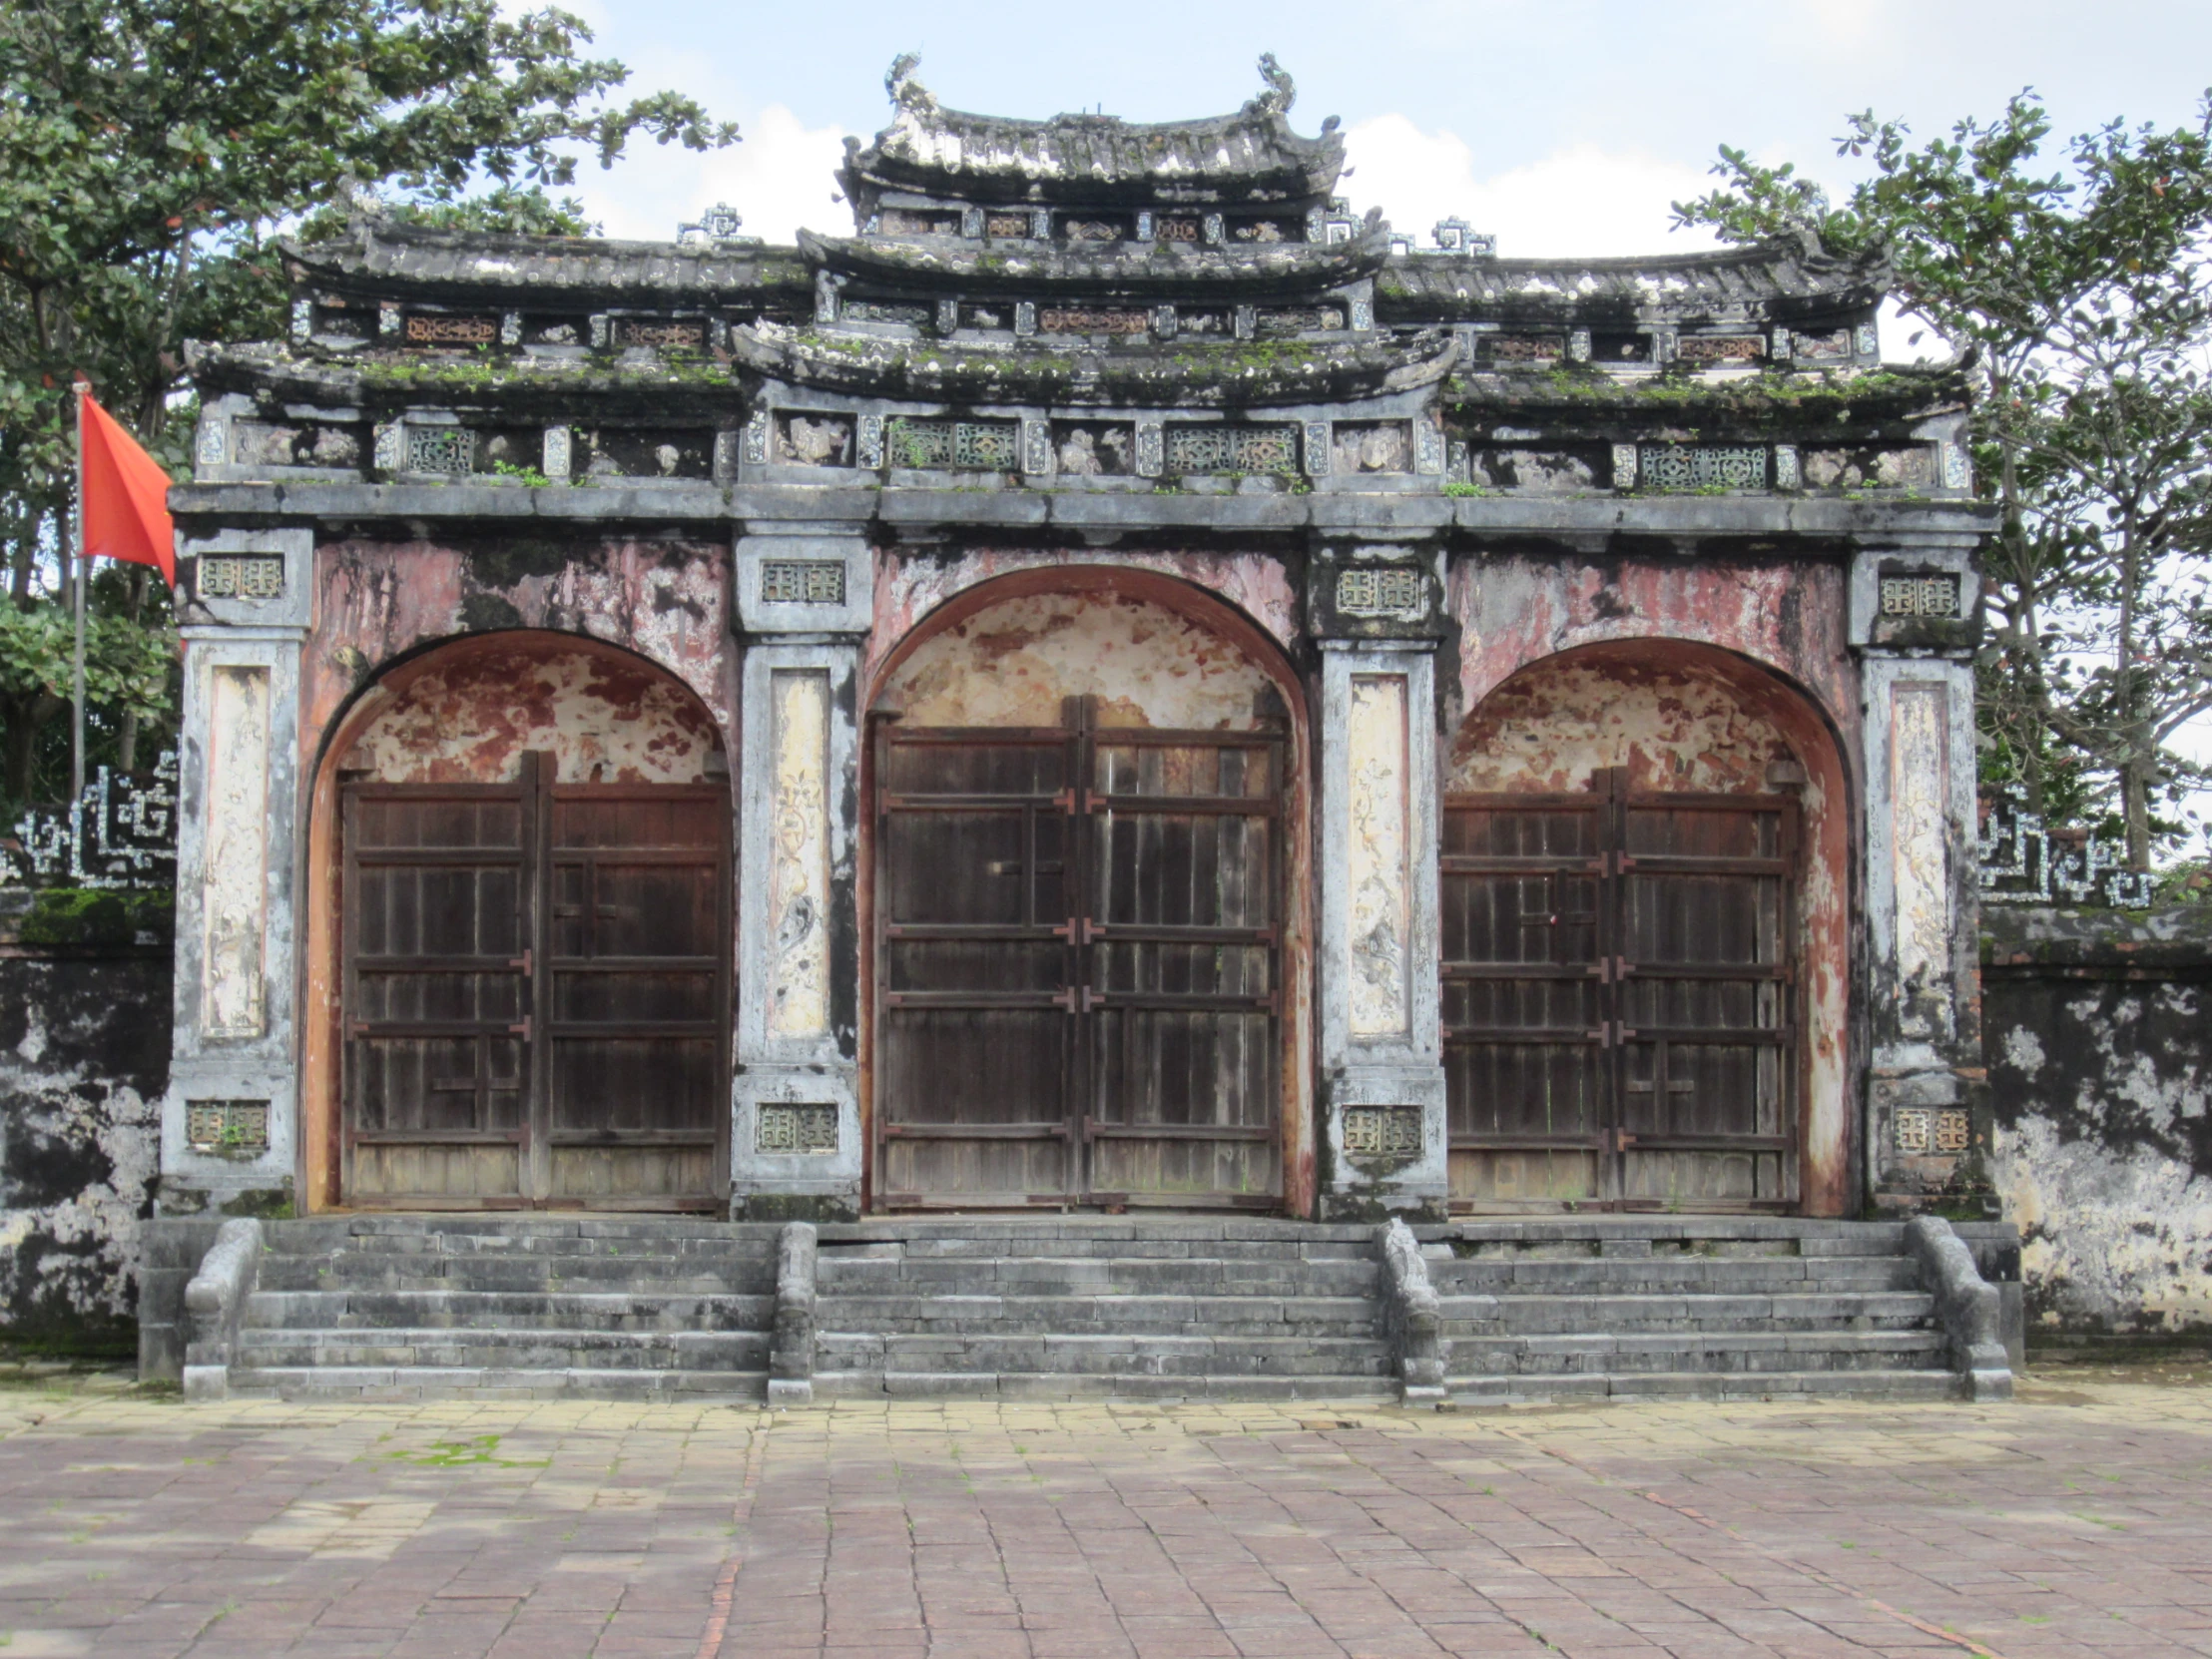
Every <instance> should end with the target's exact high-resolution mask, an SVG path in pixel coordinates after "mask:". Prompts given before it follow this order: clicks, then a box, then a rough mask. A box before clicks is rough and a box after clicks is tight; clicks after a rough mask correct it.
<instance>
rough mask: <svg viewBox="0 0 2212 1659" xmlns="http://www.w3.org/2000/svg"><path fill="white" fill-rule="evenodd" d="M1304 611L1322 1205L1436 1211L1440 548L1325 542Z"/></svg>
mask: <svg viewBox="0 0 2212 1659" xmlns="http://www.w3.org/2000/svg"><path fill="white" fill-rule="evenodd" d="M1309 580H1310V583H1311V587H1310V589H1309V594H1308V616H1309V618H1310V619H1311V621H1312V625H1313V627H1314V630H1315V632H1316V633H1317V634H1318V635H1320V636H1321V637H1320V645H1321V648H1322V718H1321V826H1320V832H1319V834H1318V835H1317V837H1316V843H1317V844H1316V854H1315V855H1316V861H1317V864H1318V866H1319V875H1320V880H1319V891H1320V898H1321V959H1320V964H1319V965H1320V993H1321V994H1320V1002H1321V1019H1320V1027H1321V1029H1320V1037H1321V1069H1322V1118H1321V1125H1320V1137H1319V1139H1320V1145H1319V1147H1318V1151H1319V1153H1320V1166H1321V1169H1320V1174H1321V1181H1320V1201H1321V1202H1320V1208H1321V1212H1322V1215H1323V1216H1324V1218H1325V1219H1327V1218H1342V1219H1356V1218H1358V1219H1377V1218H1380V1217H1383V1216H1384V1215H1387V1214H1391V1213H1410V1214H1414V1215H1419V1216H1434V1217H1438V1218H1440V1217H1441V1215H1442V1213H1443V1209H1444V1201H1445V1127H1444V1073H1443V1047H1442V1034H1441V1027H1440V1024H1439V1019H1438V989H1439V987H1438V983H1437V968H1438V950H1439V935H1438V931H1437V915H1436V848H1437V822H1438V821H1437V798H1436V789H1437V760H1436V715H1435V709H1436V690H1435V646H1436V642H1435V638H1434V636H1433V633H1432V623H1431V620H1430V619H1431V618H1433V617H1434V616H1435V615H1436V614H1437V612H1438V600H1439V598H1440V594H1441V573H1440V569H1439V566H1438V563H1437V559H1436V555H1435V554H1434V553H1433V552H1432V551H1425V550H1420V551H1416V550H1414V549H1410V548H1406V547H1402V546H1391V547H1377V546H1366V545H1363V546H1355V547H1351V548H1337V549H1332V548H1324V549H1322V550H1321V551H1320V553H1319V555H1318V556H1317V557H1316V559H1315V560H1314V562H1313V565H1312V566H1311V567H1310V578H1309Z"/></svg>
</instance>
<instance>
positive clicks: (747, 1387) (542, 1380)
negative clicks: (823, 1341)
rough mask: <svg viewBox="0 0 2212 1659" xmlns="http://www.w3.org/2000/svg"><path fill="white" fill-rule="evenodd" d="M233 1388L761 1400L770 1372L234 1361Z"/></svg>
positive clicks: (306, 1393) (317, 1394)
mask: <svg viewBox="0 0 2212 1659" xmlns="http://www.w3.org/2000/svg"><path fill="white" fill-rule="evenodd" d="M231 1391H232V1393H233V1394H236V1395H242V1396H245V1397H249V1398H251V1397H257V1396H258V1397H268V1398H277V1399H349V1400H360V1401H370V1400H417V1399H687V1400H704V1399H724V1398H730V1399H760V1398H762V1397H763V1396H764V1395H766V1393H767V1392H768V1374H767V1372H766V1371H629V1370H624V1371H613V1370H593V1369H569V1368H539V1369H522V1370H508V1369H503V1368H502V1369H491V1368H486V1367H476V1366H233V1367H232V1368H231Z"/></svg>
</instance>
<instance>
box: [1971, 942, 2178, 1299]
mask: <svg viewBox="0 0 2212 1659" xmlns="http://www.w3.org/2000/svg"><path fill="white" fill-rule="evenodd" d="M1982 961H1983V969H1982V973H1983V990H1982V996H1983V1019H1984V1026H1983V1029H1984V1032H1985V1036H1986V1043H1987V1053H1988V1062H1989V1085H1990V1088H1989V1093H1990V1098H1991V1104H1992V1110H1993V1122H1992V1126H1991V1134H1990V1153H1989V1172H1988V1173H1989V1178H1990V1181H1991V1184H1992V1185H1993V1186H1994V1187H1995V1189H1996V1192H1997V1195H1998V1197H1999V1198H2000V1199H2001V1200H2002V1202H2003V1205H2004V1215H2005V1217H2006V1219H2008V1220H2011V1221H2014V1222H2016V1223H2017V1224H2018V1225H2019V1229H2020V1234H2021V1240H2022V1255H2021V1269H2022V1275H2023V1278H2024V1280H2025V1284H2026V1297H2027V1313H2028V1330H2029V1335H2030V1337H2031V1338H2032V1337H2033V1336H2034V1335H2035V1334H2036V1333H2037V1332H2041V1333H2043V1334H2045V1335H2046V1336H2056V1335H2059V1334H2062V1333H2141V1334H2170V1333H2177V1332H2196V1331H2206V1330H2212V1115H2208V1113H2207V1110H2206V1107H2207V1102H2208V1100H2212V1019H2208V1018H2207V1012H2208V1009H2207V1005H2206V1004H2207V998H2206V989H2207V982H2208V981H2212V906H2195V907H2191V908H2186V909H2170V910H2163V911H2148V912H2145V911H2114V910H2089V909H2079V910H2076V909H2045V908H2035V907H2026V906H2014V905H2002V904H1991V905H1988V906H1987V907H1985V908H1984V910H1983V911H1982Z"/></svg>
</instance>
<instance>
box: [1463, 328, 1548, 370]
mask: <svg viewBox="0 0 2212 1659" xmlns="http://www.w3.org/2000/svg"><path fill="white" fill-rule="evenodd" d="M1475 340H1476V350H1477V351H1478V353H1479V354H1480V356H1481V358H1482V360H1483V361H1485V362H1492V363H1555V362H1557V361H1558V360H1559V359H1560V358H1561V357H1563V356H1565V355H1566V354H1567V337H1566V335H1564V334H1477V335H1476V336H1475Z"/></svg>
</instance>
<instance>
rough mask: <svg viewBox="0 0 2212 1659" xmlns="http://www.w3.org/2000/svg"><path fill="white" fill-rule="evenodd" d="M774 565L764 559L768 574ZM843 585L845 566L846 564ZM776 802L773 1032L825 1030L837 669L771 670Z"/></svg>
mask: <svg viewBox="0 0 2212 1659" xmlns="http://www.w3.org/2000/svg"><path fill="white" fill-rule="evenodd" d="M767 570H768V567H767V566H764V567H763V581H764V584H765V582H766V580H767ZM839 576H840V580H839V582H838V587H839V590H840V595H839V597H840V599H841V597H842V595H841V590H842V587H843V582H842V580H841V576H842V571H841V567H839ZM769 687H770V690H769V697H770V702H771V705H772V710H771V718H772V720H773V722H774V730H773V734H772V739H771V741H772V742H773V744H774V746H775V753H774V755H773V758H772V763H771V764H772V765H773V767H774V777H775V791H776V794H775V805H774V808H773V817H772V821H771V826H770V846H769V858H770V863H769V871H768V882H769V902H768V919H769V924H770V926H771V927H772V928H773V929H774V935H773V936H774V941H775V943H774V951H775V961H774V965H773V972H774V979H773V980H772V982H771V986H770V989H769V1003H768V1034H769V1036H770V1037H772V1038H776V1037H819V1036H821V1035H822V1034H823V1033H825V1032H827V1031H828V1030H829V1029H830V930H829V919H830V792H829V772H830V677H829V675H827V674H825V673H822V672H819V671H817V670H813V669H795V670H788V671H781V672H778V673H776V674H774V675H772V676H771V677H770V681H769Z"/></svg>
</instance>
